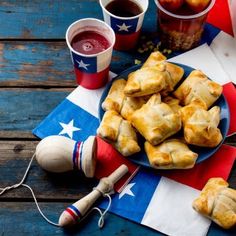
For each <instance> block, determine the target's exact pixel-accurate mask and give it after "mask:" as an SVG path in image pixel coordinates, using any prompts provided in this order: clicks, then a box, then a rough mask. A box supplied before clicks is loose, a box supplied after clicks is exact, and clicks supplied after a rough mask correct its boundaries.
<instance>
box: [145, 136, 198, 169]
mask: <svg viewBox="0 0 236 236" xmlns="http://www.w3.org/2000/svg"><path fill="white" fill-rule="evenodd" d="M144 147H145V151H146V154H147V156H148V160H149V163H150V165H151V166H152V167H153V168H156V169H189V168H192V167H193V166H194V165H195V162H196V159H197V157H198V154H197V153H194V152H192V151H191V150H190V149H189V148H188V146H187V145H186V144H185V142H184V141H182V140H180V139H168V140H165V141H164V142H163V143H161V144H160V145H157V146H153V145H151V144H150V143H149V142H148V141H146V142H145V144H144Z"/></svg>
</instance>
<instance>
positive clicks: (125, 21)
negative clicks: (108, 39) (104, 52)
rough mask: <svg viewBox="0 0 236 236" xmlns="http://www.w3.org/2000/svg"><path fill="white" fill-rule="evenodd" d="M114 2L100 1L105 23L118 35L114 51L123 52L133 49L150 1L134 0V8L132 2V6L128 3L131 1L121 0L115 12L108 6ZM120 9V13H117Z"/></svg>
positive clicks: (109, 0) (111, 0) (108, 0)
mask: <svg viewBox="0 0 236 236" xmlns="http://www.w3.org/2000/svg"><path fill="white" fill-rule="evenodd" d="M113 1H114V0H100V1H99V2H100V6H101V8H102V11H103V18H104V21H105V22H106V23H107V24H108V25H110V26H111V28H112V29H113V30H114V32H115V35H116V42H115V45H114V49H116V50H121V51H127V50H130V49H133V48H134V47H135V46H136V44H137V41H138V38H139V35H140V31H141V27H142V24H143V19H144V15H145V12H146V11H147V8H148V0H132V2H134V3H135V5H136V6H134V4H133V6H132V2H131V5H130V3H127V2H130V1H127V0H122V1H121V0H119V4H120V5H117V6H116V8H115V12H114V11H113V10H111V9H109V8H108V5H109V4H110V3H111V2H113ZM127 4H129V5H127ZM120 6H121V7H120ZM137 7H138V10H137V9H136V8H137ZM118 8H119V12H117V9H118ZM130 9H131V10H130ZM134 9H136V12H132V11H133V10H134ZM130 11H131V12H130ZM125 13H126V14H125ZM118 14H119V15H118ZM135 14H136V15H135ZM121 15H122V16H121ZM124 15H126V16H124ZM127 15H133V16H127Z"/></svg>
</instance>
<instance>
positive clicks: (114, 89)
mask: <svg viewBox="0 0 236 236" xmlns="http://www.w3.org/2000/svg"><path fill="white" fill-rule="evenodd" d="M125 85H126V80H125V79H118V80H115V81H114V82H113V83H112V86H111V88H110V90H109V92H108V94H107V97H106V99H105V100H104V101H103V103H102V108H103V110H104V111H109V110H114V111H117V112H118V113H120V111H121V108H122V106H123V101H124V99H125V95H124V88H125Z"/></svg>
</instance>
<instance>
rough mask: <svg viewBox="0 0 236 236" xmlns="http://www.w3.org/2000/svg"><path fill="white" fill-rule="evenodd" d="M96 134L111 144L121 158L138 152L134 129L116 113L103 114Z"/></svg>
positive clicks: (107, 112)
mask: <svg viewBox="0 0 236 236" xmlns="http://www.w3.org/2000/svg"><path fill="white" fill-rule="evenodd" d="M97 134H98V135H99V137H101V138H102V139H104V140H106V141H107V142H109V143H111V144H112V145H113V146H114V147H115V148H116V150H118V151H119V152H120V153H121V154H122V155H123V156H130V155H132V154H134V153H136V152H139V151H140V147H139V145H138V142H137V134H136V132H135V130H134V128H133V127H132V126H131V124H130V122H129V121H127V120H124V119H123V118H122V117H121V116H120V115H119V114H118V113H117V112H116V111H113V110H112V111H106V112H105V114H104V116H103V119H102V121H101V123H100V126H99V128H98V129H97Z"/></svg>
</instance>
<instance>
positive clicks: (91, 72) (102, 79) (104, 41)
mask: <svg viewBox="0 0 236 236" xmlns="http://www.w3.org/2000/svg"><path fill="white" fill-rule="evenodd" d="M66 42H67V46H68V47H69V49H70V53H71V59H72V63H73V65H74V71H75V75H76V81H77V84H78V85H81V86H82V87H84V88H87V89H98V88H100V87H103V86H104V85H105V84H106V83H107V81H108V74H109V66H110V63H111V57H112V50H113V46H114V43H115V34H114V31H113V30H112V28H111V27H110V26H109V25H108V24H106V23H105V22H103V21H101V20H98V19H94V18H85V19H81V20H78V21H76V22H74V23H72V24H71V25H70V26H69V28H68V29H67V31H66Z"/></svg>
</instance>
